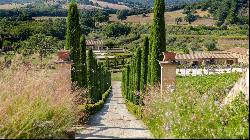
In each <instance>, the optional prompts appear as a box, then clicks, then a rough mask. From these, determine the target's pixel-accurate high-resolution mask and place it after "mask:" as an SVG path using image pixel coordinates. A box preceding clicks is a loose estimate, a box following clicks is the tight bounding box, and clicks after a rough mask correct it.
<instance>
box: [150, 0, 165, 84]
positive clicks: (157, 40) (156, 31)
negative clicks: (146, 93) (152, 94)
mask: <svg viewBox="0 0 250 140" xmlns="http://www.w3.org/2000/svg"><path fill="white" fill-rule="evenodd" d="M164 12H165V2H164V1H162V0H155V5H154V20H153V25H152V28H151V35H150V37H151V39H150V45H151V48H150V49H151V50H150V51H151V52H150V53H151V54H150V57H151V61H150V65H149V66H150V67H151V70H150V74H151V77H150V78H151V80H150V82H151V84H156V83H158V82H159V81H160V75H161V68H160V64H159V61H161V60H162V59H163V54H162V52H163V51H164V50H165V49H166V32H165V19H164Z"/></svg>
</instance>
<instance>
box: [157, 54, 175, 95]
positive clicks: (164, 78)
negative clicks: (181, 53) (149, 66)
mask: <svg viewBox="0 0 250 140" xmlns="http://www.w3.org/2000/svg"><path fill="white" fill-rule="evenodd" d="M163 55H164V59H163V61H162V62H160V65H161V94H162V93H163V92H165V91H170V92H172V91H173V90H174V89H175V85H176V68H177V64H176V62H175V55H176V54H175V53H171V52H164V53H163Z"/></svg>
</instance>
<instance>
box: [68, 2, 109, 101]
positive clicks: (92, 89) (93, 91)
mask: <svg viewBox="0 0 250 140" xmlns="http://www.w3.org/2000/svg"><path fill="white" fill-rule="evenodd" d="M80 33H81V28H80V24H79V11H78V9H77V4H76V3H75V2H72V3H71V4H70V6H69V10H68V17H67V33H66V50H70V58H71V60H72V61H73V64H72V66H71V80H72V83H74V84H76V86H78V87H81V88H87V89H88V90H89V97H90V98H91V99H92V100H93V101H94V102H97V101H99V100H100V99H102V93H104V92H105V91H106V90H108V88H109V87H110V86H111V73H110V72H109V71H108V69H107V67H106V64H103V63H98V62H97V59H96V58H95V56H94V54H93V51H92V50H89V51H88V54H87V55H86V40H85V37H84V36H81V38H80V35H81V34H80ZM86 58H87V59H86Z"/></svg>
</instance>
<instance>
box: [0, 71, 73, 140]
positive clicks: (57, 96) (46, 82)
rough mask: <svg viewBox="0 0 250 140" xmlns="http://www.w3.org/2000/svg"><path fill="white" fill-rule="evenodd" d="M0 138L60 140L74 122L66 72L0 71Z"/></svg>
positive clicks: (68, 76) (71, 96)
mask: <svg viewBox="0 0 250 140" xmlns="http://www.w3.org/2000/svg"><path fill="white" fill-rule="evenodd" d="M0 73H1V74H0V137H3V138H63V137H64V132H65V130H67V129H68V128H70V127H71V126H72V125H73V124H74V123H75V122H76V107H75V105H74V103H73V100H74V98H75V95H74V94H72V93H71V81H70V69H69V68H64V67H59V68H58V69H56V70H49V69H43V70H32V68H31V67H18V68H15V69H5V70H2V71H0Z"/></svg>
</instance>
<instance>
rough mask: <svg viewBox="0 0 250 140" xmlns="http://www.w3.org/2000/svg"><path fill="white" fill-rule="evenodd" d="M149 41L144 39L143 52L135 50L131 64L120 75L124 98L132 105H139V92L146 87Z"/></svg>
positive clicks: (146, 38) (139, 49) (138, 49)
mask: <svg viewBox="0 0 250 140" xmlns="http://www.w3.org/2000/svg"><path fill="white" fill-rule="evenodd" d="M148 48H149V39H148V37H145V39H144V46H143V50H141V48H137V50H136V53H135V55H134V56H133V57H132V58H131V59H132V61H131V64H130V65H127V66H126V68H125V69H124V70H123V73H122V92H123V95H124V96H125V98H126V99H127V100H129V101H131V102H133V103H134V104H137V105H138V104H140V103H141V98H140V94H141V91H144V89H145V86H146V85H147V70H148V52H149V50H148Z"/></svg>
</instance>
